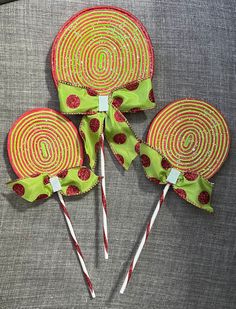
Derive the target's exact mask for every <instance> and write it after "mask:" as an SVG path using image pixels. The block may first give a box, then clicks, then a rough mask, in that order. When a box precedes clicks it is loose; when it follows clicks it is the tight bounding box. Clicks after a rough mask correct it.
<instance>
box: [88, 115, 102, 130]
mask: <svg viewBox="0 0 236 309" xmlns="http://www.w3.org/2000/svg"><path fill="white" fill-rule="evenodd" d="M89 127H90V129H91V130H92V131H93V132H94V133H95V132H97V131H98V129H99V127H100V121H99V120H98V119H97V118H93V119H91V120H90V122H89Z"/></svg>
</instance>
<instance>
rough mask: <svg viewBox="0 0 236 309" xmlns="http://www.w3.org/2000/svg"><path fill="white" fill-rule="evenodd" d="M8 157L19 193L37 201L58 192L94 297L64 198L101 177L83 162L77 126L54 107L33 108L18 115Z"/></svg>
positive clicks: (83, 191) (86, 188)
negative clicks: (16, 177)
mask: <svg viewBox="0 0 236 309" xmlns="http://www.w3.org/2000/svg"><path fill="white" fill-rule="evenodd" d="M8 157H9V160H10V163H11V166H12V168H13V170H14V172H15V173H16V175H17V176H18V177H19V179H17V180H15V181H11V182H9V183H8V185H9V187H10V188H12V190H13V191H15V193H16V194H18V195H19V196H21V197H22V198H24V199H25V200H27V201H29V202H34V201H37V200H41V199H46V198H49V197H50V196H52V194H53V193H54V192H56V193H57V195H58V197H59V201H60V207H61V210H62V212H63V215H64V217H65V221H66V223H67V226H68V229H69V231H70V236H71V240H72V243H73V245H74V248H75V250H76V253H77V255H78V258H79V261H80V264H81V268H82V270H83V274H84V277H85V280H86V283H87V285H88V289H89V291H90V293H91V296H92V297H93V298H94V297H95V293H94V289H93V286H92V283H91V280H90V277H89V274H88V271H87V268H86V266H85V262H84V257H83V255H82V252H81V249H80V246H79V244H78V241H77V239H76V236H75V232H74V230H73V227H72V222H71V219H70V216H69V213H68V211H67V209H66V205H65V201H64V199H63V195H65V196H72V195H81V194H83V193H86V192H88V191H90V190H91V189H92V188H93V187H94V186H96V185H97V184H98V182H99V180H100V178H99V177H98V176H97V175H95V174H94V173H93V172H92V171H91V170H90V169H88V168H87V167H85V166H82V163H83V148H82V142H81V139H80V137H79V135H78V131H77V130H76V128H75V126H74V125H73V124H72V122H71V121H69V120H68V119H67V118H66V117H65V116H63V115H62V114H60V113H59V112H56V111H54V110H52V109H49V108H38V109H33V110H30V111H28V112H26V113H24V114H23V115H22V116H21V117H20V118H18V119H17V121H16V122H15V123H14V125H13V126H12V128H11V130H10V132H9V134H8Z"/></svg>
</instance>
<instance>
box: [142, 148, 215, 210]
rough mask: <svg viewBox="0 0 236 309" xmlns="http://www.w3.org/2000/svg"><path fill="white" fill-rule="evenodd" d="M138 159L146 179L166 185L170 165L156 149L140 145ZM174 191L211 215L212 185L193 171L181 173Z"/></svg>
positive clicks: (174, 185)
mask: <svg viewBox="0 0 236 309" xmlns="http://www.w3.org/2000/svg"><path fill="white" fill-rule="evenodd" d="M140 157H141V162H142V165H143V168H144V172H145V174H146V177H147V178H148V179H149V180H151V181H153V182H155V183H158V184H159V183H160V184H166V183H167V177H168V175H169V173H170V171H171V168H172V166H171V164H170V163H169V162H168V160H167V159H166V158H164V157H163V156H162V155H161V154H160V153H159V152H158V150H157V149H154V148H152V147H151V146H149V145H147V144H145V143H141V145H140ZM172 186H173V189H174V191H175V192H176V193H177V194H178V195H179V196H180V197H181V198H182V199H184V200H186V201H187V202H189V203H191V204H192V205H194V206H196V207H198V208H201V209H203V210H206V211H208V212H210V213H212V212H213V211H214V210H213V208H212V206H211V195H212V189H213V184H212V183H210V182H209V181H208V180H207V179H205V178H203V177H202V176H201V175H199V174H197V173H196V172H194V171H186V172H181V173H180V175H179V177H178V180H177V182H176V184H173V185H172Z"/></svg>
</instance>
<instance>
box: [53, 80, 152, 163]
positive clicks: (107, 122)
mask: <svg viewBox="0 0 236 309" xmlns="http://www.w3.org/2000/svg"><path fill="white" fill-rule="evenodd" d="M58 94H59V100H60V110H61V112H62V113H64V114H83V115H84V117H83V118H82V120H81V124H80V134H81V136H82V138H83V141H84V145H85V151H86V153H87V155H88V158H89V161H90V166H91V167H92V168H94V167H95V164H96V158H97V152H98V150H99V147H100V146H101V136H102V135H103V132H104V135H105V137H106V139H107V141H108V143H109V145H110V147H111V149H112V152H113V153H114V155H115V157H116V159H117V160H118V162H119V163H120V164H121V165H122V166H123V167H124V168H125V169H128V168H129V166H130V164H131V163H132V161H133V160H134V159H135V157H136V156H137V155H138V152H137V149H138V144H139V141H138V139H137V137H136V136H135V134H134V132H133V130H132V129H131V127H130V125H129V123H128V121H127V119H126V118H125V117H124V115H123V114H122V113H126V112H137V111H141V110H146V109H151V108H154V107H155V104H154V96H153V90H152V82H151V79H145V80H142V81H140V82H135V83H131V84H128V85H126V86H125V87H122V88H119V89H116V90H114V91H113V92H112V93H111V94H110V95H108V96H99V95H97V93H96V92H95V91H93V90H92V89H87V88H82V87H76V86H72V85H69V84H68V83H64V82H60V83H59V85H58Z"/></svg>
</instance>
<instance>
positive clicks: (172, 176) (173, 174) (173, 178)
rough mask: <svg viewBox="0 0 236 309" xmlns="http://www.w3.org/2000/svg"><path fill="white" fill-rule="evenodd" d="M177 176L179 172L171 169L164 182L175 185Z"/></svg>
mask: <svg viewBox="0 0 236 309" xmlns="http://www.w3.org/2000/svg"><path fill="white" fill-rule="evenodd" d="M179 175H180V171H178V170H177V169H175V168H172V169H171V171H170V174H169V176H168V177H167V179H166V181H167V182H169V183H172V184H176V182H177V180H178V178H179Z"/></svg>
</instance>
